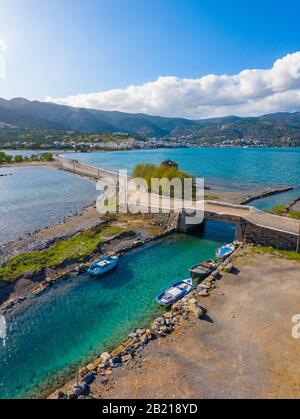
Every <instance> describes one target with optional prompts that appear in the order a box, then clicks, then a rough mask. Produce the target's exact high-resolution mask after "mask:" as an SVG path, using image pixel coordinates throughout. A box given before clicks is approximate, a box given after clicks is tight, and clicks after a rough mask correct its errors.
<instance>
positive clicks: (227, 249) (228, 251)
mask: <svg viewBox="0 0 300 419" xmlns="http://www.w3.org/2000/svg"><path fill="white" fill-rule="evenodd" d="M234 251H235V246H234V245H233V244H227V245H225V246H222V247H220V248H219V249H218V250H217V251H216V256H217V258H218V259H226V258H228V257H229V256H231V255H232V254H233V252H234Z"/></svg>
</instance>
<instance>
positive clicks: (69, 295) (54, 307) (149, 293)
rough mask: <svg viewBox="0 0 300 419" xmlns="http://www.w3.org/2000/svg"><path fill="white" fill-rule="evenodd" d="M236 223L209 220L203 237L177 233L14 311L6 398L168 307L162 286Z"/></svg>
mask: <svg viewBox="0 0 300 419" xmlns="http://www.w3.org/2000/svg"><path fill="white" fill-rule="evenodd" d="M233 235H234V227H233V226H232V225H231V224H226V223H217V222H207V224H206V228H205V234H204V236H202V237H200V236H197V235H183V234H176V235H172V236H170V237H168V238H165V239H162V240H160V241H158V242H154V243H151V244H148V245H146V246H143V247H142V248H140V249H136V250H133V251H131V252H129V253H128V254H126V255H124V256H123V257H122V258H121V259H120V264H119V267H118V268H117V270H116V271H114V272H113V273H111V274H109V275H107V276H106V277H104V278H103V279H102V280H92V279H91V278H89V277H88V275H86V274H83V275H80V276H79V277H77V278H72V279H71V278H70V279H69V280H66V281H63V282H61V283H60V284H57V285H56V286H55V287H54V288H52V289H50V290H47V291H46V292H45V293H44V294H43V295H42V296H39V297H37V298H35V299H34V300H33V301H31V303H30V304H29V303H26V304H24V305H23V306H21V308H20V309H19V311H18V312H17V313H15V314H12V315H8V316H7V324H8V339H7V343H6V346H5V347H0V398H16V397H23V396H24V395H26V394H28V393H32V392H35V391H37V390H40V386H39V385H41V384H42V383H44V384H45V383H47V385H46V386H48V387H47V388H49V386H51V383H52V385H53V383H54V382H56V383H59V382H61V381H62V380H63V379H64V378H66V375H68V374H69V373H70V371H72V370H74V367H79V365H82V364H83V363H86V362H88V361H89V360H91V359H93V358H94V357H95V356H97V354H99V353H100V352H101V351H103V350H106V349H108V348H109V347H111V346H112V345H114V344H118V343H119V342H120V341H121V340H123V339H124V338H126V336H127V334H128V333H129V332H130V331H132V330H133V329H134V328H136V327H141V326H144V325H147V324H148V322H149V320H150V318H151V317H152V316H154V315H155V314H159V313H160V312H161V308H160V307H158V306H157V304H156V303H155V296H156V295H157V294H158V293H159V291H160V290H161V289H162V288H163V287H166V286H167V285H168V284H169V283H171V282H172V281H174V280H175V279H177V278H180V279H183V278H186V277H188V273H189V272H188V269H189V267H191V266H192V265H194V264H195V263H197V262H200V261H202V260H206V259H208V258H211V257H213V256H214V253H215V250H216V248H217V247H219V245H220V244H222V243H224V242H228V241H231V240H232V239H233Z"/></svg>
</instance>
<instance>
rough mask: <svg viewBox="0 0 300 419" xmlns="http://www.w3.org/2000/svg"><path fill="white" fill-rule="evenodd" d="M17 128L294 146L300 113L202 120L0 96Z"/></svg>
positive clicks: (3, 118)
mask: <svg viewBox="0 0 300 419" xmlns="http://www.w3.org/2000/svg"><path fill="white" fill-rule="evenodd" d="M1 122H2V123H6V124H12V125H14V126H16V127H17V128H18V129H19V130H22V129H26V130H49V131H51V130H52V131H60V130H61V131H66V130H73V131H78V132H86V133H89V132H107V133H110V132H126V133H129V134H132V135H141V136H146V137H166V136H169V137H181V136H183V137H186V138H188V139H189V140H192V141H195V142H197V143H200V142H202V141H204V142H212V143H218V142H222V141H224V140H232V139H241V138H244V139H251V140H262V141H264V142H270V144H273V143H274V144H276V145H280V144H282V145H294V146H295V145H296V146H300V112H298V113H276V114H270V115H263V116H261V117H257V118H254V117H253V118H239V117H236V116H229V117H224V118H214V119H205V120H188V119H183V118H164V117H159V116H150V115H145V114H129V113H123V112H109V111H99V110H94V109H83V108H73V107H70V106H61V105H56V104H54V103H45V102H38V101H33V102H31V101H28V100H26V99H22V98H16V99H12V100H4V99H0V123H1Z"/></svg>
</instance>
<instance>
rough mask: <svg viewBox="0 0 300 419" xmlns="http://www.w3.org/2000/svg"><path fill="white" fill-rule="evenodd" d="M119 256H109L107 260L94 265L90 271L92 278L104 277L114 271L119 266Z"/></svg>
mask: <svg viewBox="0 0 300 419" xmlns="http://www.w3.org/2000/svg"><path fill="white" fill-rule="evenodd" d="M118 260H119V258H118V256H107V257H105V258H102V259H99V260H97V262H95V263H93V264H92V265H91V266H90V268H89V269H88V273H89V274H90V275H92V276H100V275H103V274H105V273H107V272H109V271H111V270H112V269H114V268H115V267H116V266H117V264H118Z"/></svg>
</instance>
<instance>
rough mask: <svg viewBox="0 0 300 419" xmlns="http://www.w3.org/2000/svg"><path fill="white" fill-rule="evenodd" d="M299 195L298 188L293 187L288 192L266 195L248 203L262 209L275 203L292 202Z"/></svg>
mask: <svg viewBox="0 0 300 419" xmlns="http://www.w3.org/2000/svg"><path fill="white" fill-rule="evenodd" d="M299 197H300V188H295V189H293V190H291V191H288V192H282V193H279V194H275V195H271V196H267V197H265V198H260V199H256V200H254V201H252V202H251V203H250V204H249V205H252V206H254V207H255V208H258V209H260V210H262V211H265V210H269V209H272V208H274V207H276V206H277V205H286V204H289V203H291V202H293V201H294V200H295V199H296V198H299Z"/></svg>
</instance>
